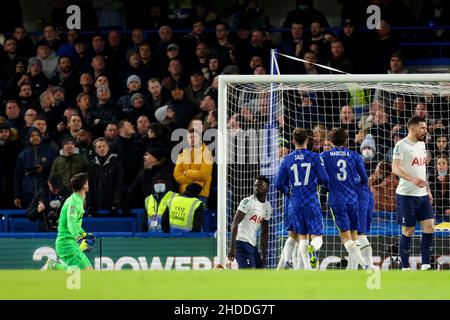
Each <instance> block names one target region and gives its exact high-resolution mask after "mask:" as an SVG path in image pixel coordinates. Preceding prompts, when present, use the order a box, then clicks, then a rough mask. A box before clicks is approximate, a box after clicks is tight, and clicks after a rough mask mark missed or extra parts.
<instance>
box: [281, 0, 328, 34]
mask: <svg viewBox="0 0 450 320" xmlns="http://www.w3.org/2000/svg"><path fill="white" fill-rule="evenodd" d="M292 21H298V22H301V23H302V24H303V25H304V26H310V25H311V24H312V23H313V22H314V21H317V22H319V23H320V25H321V26H322V27H323V28H329V27H330V26H329V24H328V21H327V18H326V17H325V15H324V14H323V13H322V12H320V11H318V10H316V9H314V6H313V1H312V0H296V8H295V9H294V10H292V11H289V13H288V14H287V16H286V20H284V23H283V28H290V27H291V25H292Z"/></svg>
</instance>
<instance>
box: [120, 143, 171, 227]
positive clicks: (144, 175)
mask: <svg viewBox="0 0 450 320" xmlns="http://www.w3.org/2000/svg"><path fill="white" fill-rule="evenodd" d="M156 177H159V180H162V181H161V182H159V184H161V183H163V184H164V186H163V189H162V186H161V185H158V186H155V185H156V184H158V183H157V182H155V178H156ZM174 186H175V183H174V181H173V176H172V174H171V170H170V169H169V166H168V165H167V159H166V158H165V156H164V152H163V150H162V149H160V148H148V149H147V150H146V152H145V154H144V157H143V169H142V170H141V171H139V173H138V175H137V177H136V179H135V180H134V182H133V183H132V184H131V187H130V189H129V192H128V199H127V207H128V208H137V207H140V206H142V203H144V200H145V203H146V208H147V202H148V201H150V199H148V197H150V198H153V199H152V202H153V200H156V202H157V203H158V204H159V203H160V202H159V201H160V200H161V198H163V197H165V194H166V193H168V192H171V193H173V191H175V189H174ZM147 209H148V208H147ZM162 212H164V210H162ZM162 212H160V214H159V216H161V215H162ZM153 214H154V213H153ZM153 214H150V213H149V217H150V216H151V215H153ZM145 220H146V221H147V219H145ZM146 221H145V222H144V221H143V229H144V231H147V227H148V224H147V223H146Z"/></svg>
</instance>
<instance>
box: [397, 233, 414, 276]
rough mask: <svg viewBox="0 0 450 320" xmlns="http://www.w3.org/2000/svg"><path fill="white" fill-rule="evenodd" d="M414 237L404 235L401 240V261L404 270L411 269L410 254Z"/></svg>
mask: <svg viewBox="0 0 450 320" xmlns="http://www.w3.org/2000/svg"><path fill="white" fill-rule="evenodd" d="M411 242H412V237H407V236H405V235H404V234H402V238H401V239H400V259H401V260H402V268H409V254H410V253H411Z"/></svg>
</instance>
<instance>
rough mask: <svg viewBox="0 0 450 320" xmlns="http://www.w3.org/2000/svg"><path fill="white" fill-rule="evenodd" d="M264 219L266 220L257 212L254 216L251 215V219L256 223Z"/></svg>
mask: <svg viewBox="0 0 450 320" xmlns="http://www.w3.org/2000/svg"><path fill="white" fill-rule="evenodd" d="M263 220H264V218H263V217H261V216H258V215H256V214H254V215H252V216H251V217H250V221H253V222H254V223H256V224H261V222H263Z"/></svg>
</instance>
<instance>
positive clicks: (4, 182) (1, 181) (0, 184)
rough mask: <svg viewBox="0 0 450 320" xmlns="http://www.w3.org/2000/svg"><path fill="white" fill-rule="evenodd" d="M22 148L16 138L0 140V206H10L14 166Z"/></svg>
mask: <svg viewBox="0 0 450 320" xmlns="http://www.w3.org/2000/svg"><path fill="white" fill-rule="evenodd" d="M22 149H23V147H22V145H21V144H20V142H19V141H18V140H16V141H6V142H3V141H0V208H10V207H12V196H13V193H14V167H15V165H16V161H17V157H18V156H19V153H20V152H21V151H22Z"/></svg>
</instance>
